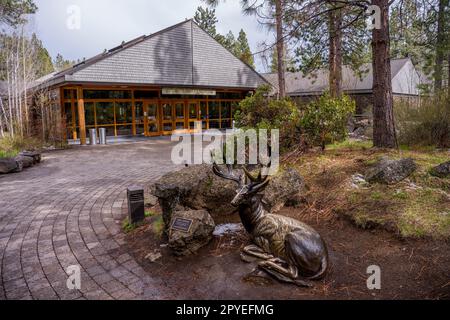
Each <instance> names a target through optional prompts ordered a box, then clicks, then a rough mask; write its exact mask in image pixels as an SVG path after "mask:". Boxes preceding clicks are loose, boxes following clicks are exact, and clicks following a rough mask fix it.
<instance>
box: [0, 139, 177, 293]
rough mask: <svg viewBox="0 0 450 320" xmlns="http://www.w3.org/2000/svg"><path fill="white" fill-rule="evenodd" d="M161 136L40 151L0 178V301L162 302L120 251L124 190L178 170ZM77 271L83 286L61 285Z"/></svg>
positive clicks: (157, 289) (153, 283) (158, 287)
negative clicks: (35, 161)
mask: <svg viewBox="0 0 450 320" xmlns="http://www.w3.org/2000/svg"><path fill="white" fill-rule="evenodd" d="M171 146H172V143H171V142H170V141H169V140H168V139H165V138H159V139H152V140H148V141H145V142H139V143H134V144H123V145H111V146H99V147H76V148H74V149H69V150H64V151H55V152H50V153H46V154H44V156H43V162H42V163H41V164H40V165H38V166H35V167H33V168H30V169H27V170H25V171H23V172H21V173H17V174H11V175H4V176H0V274H1V277H0V299H164V298H165V297H167V296H168V294H169V293H168V292H167V290H162V289H163V287H162V286H163V284H161V283H160V282H159V281H158V280H157V279H152V278H150V277H148V276H147V274H146V273H145V271H144V270H143V269H142V268H141V267H140V266H139V265H138V264H137V263H136V261H135V260H134V259H133V258H132V257H131V256H130V255H129V254H128V253H127V252H125V251H124V250H123V249H122V247H123V246H122V245H123V244H124V233H123V231H122V229H121V225H122V221H123V219H124V218H125V216H126V207H127V203H126V189H127V187H128V186H130V185H141V186H144V185H148V184H150V183H151V182H152V181H155V180H156V179H157V178H159V177H160V176H161V175H162V174H164V173H166V172H168V171H171V170H174V169H176V166H174V165H173V164H172V162H171V161H170V154H171ZM70 266H79V267H80V271H81V289H80V290H76V289H75V290H69V289H68V287H67V279H68V277H69V276H68V272H67V268H68V267H70Z"/></svg>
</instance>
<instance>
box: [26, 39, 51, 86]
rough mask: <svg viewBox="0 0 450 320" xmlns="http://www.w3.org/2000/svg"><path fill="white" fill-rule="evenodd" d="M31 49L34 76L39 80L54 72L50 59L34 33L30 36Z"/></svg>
mask: <svg viewBox="0 0 450 320" xmlns="http://www.w3.org/2000/svg"><path fill="white" fill-rule="evenodd" d="M31 47H32V48H33V51H34V57H35V64H36V76H37V77H38V78H39V77H42V76H45V75H47V74H49V73H52V72H53V71H54V68H53V63H52V58H51V57H50V54H49V53H48V51H47V49H46V48H44V46H43V44H42V41H41V40H39V39H38V37H37V36H36V34H35V33H33V35H32V36H31Z"/></svg>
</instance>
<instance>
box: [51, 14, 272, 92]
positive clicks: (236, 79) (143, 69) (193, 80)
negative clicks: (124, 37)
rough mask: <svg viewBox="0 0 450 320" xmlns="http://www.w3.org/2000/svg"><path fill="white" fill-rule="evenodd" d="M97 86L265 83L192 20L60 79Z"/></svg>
mask: <svg viewBox="0 0 450 320" xmlns="http://www.w3.org/2000/svg"><path fill="white" fill-rule="evenodd" d="M58 77H59V78H62V81H64V80H65V81H73V82H94V83H127V84H158V85H171V86H205V87H229V88H256V87H258V86H259V85H261V84H263V83H264V82H265V81H266V80H265V79H264V78H263V77H262V76H260V75H259V74H258V73H257V72H256V71H255V70H253V69H252V68H251V67H249V66H248V65H246V64H245V63H243V62H242V61H241V60H239V59H238V58H236V57H235V56H234V55H233V54H231V53H230V52H229V51H228V50H227V49H225V48H224V47H223V46H222V45H221V44H219V43H218V42H217V41H216V40H214V39H213V38H212V37H211V36H210V35H209V34H207V33H206V32H205V31H203V30H202V29H201V28H200V27H199V26H197V25H196V24H195V23H194V22H193V21H192V20H187V21H185V22H182V23H179V24H177V25H174V26H172V27H170V28H167V29H164V30H162V31H160V32H157V33H155V34H153V35H150V36H143V37H140V38H137V39H135V40H132V41H130V42H128V43H125V44H123V45H121V46H119V47H116V48H114V49H112V50H109V51H106V52H105V53H104V54H101V55H98V56H96V57H93V58H91V59H89V60H86V61H84V62H83V63H81V64H79V65H76V66H74V67H73V68H71V69H69V70H65V71H63V72H61V73H59V74H56V75H55V76H54V77H53V79H56V78H58Z"/></svg>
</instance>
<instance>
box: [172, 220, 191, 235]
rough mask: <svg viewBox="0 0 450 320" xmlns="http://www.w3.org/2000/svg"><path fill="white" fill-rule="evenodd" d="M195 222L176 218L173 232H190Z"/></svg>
mask: <svg viewBox="0 0 450 320" xmlns="http://www.w3.org/2000/svg"><path fill="white" fill-rule="evenodd" d="M192 222H193V220H188V219H182V218H175V221H174V222H173V224H172V229H173V230H179V231H183V232H189V230H190V229H191V226H192Z"/></svg>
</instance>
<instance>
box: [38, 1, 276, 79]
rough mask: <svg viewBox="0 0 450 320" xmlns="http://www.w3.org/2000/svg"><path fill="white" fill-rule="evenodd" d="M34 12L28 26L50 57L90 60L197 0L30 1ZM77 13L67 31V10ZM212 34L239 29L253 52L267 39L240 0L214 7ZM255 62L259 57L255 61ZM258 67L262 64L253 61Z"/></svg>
mask: <svg viewBox="0 0 450 320" xmlns="http://www.w3.org/2000/svg"><path fill="white" fill-rule="evenodd" d="M35 3H36V4H37V5H38V7H39V11H38V13H37V14H36V15H35V16H34V18H33V20H32V21H31V22H30V25H31V28H33V29H35V30H36V33H37V34H38V37H39V38H40V39H41V40H42V41H43V43H44V46H45V47H46V48H47V49H48V50H49V52H50V54H51V56H52V58H54V57H55V56H56V55H57V54H58V53H61V54H62V55H63V56H64V58H66V59H70V60H77V59H82V58H83V57H85V58H89V57H91V56H94V55H96V54H98V53H100V52H102V51H103V50H104V49H111V48H113V47H115V46H117V45H119V44H120V43H121V42H122V41H128V40H131V39H133V38H136V37H139V36H141V35H143V34H150V33H154V32H156V31H159V30H161V29H164V28H166V27H169V26H171V25H173V24H176V23H179V22H181V21H184V20H185V19H186V18H188V19H189V18H192V17H193V16H194V13H195V11H196V9H197V7H198V6H200V5H202V6H204V7H205V4H204V3H202V2H201V1H200V0H159V1H158V0H35ZM73 5H75V6H77V7H78V8H79V9H80V13H81V14H80V23H81V24H80V28H79V29H77V28H75V29H73V28H72V29H70V28H69V27H68V26H67V22H68V20H69V21H74V20H73V19H72V20H70V14H69V13H68V9H69V8H71V6H73ZM216 14H217V18H218V20H219V23H218V25H217V31H218V32H220V33H222V34H226V33H228V31H229V30H231V31H233V33H234V34H235V36H237V35H238V33H239V30H240V29H241V28H243V29H244V30H245V32H247V36H248V39H249V43H250V47H251V49H252V50H253V52H256V51H257V48H258V43H261V41H263V40H265V39H266V38H268V37H270V38H272V36H271V35H269V34H268V33H267V32H266V31H265V30H263V29H262V28H261V27H260V26H259V25H258V23H257V21H256V18H255V17H249V16H245V15H243V14H242V10H241V6H240V1H239V0H226V1H225V2H222V3H221V4H220V5H219V6H218V7H217V9H216ZM257 60H258V59H257ZM257 69H258V70H259V71H264V70H262V65H261V63H260V62H258V61H257Z"/></svg>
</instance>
